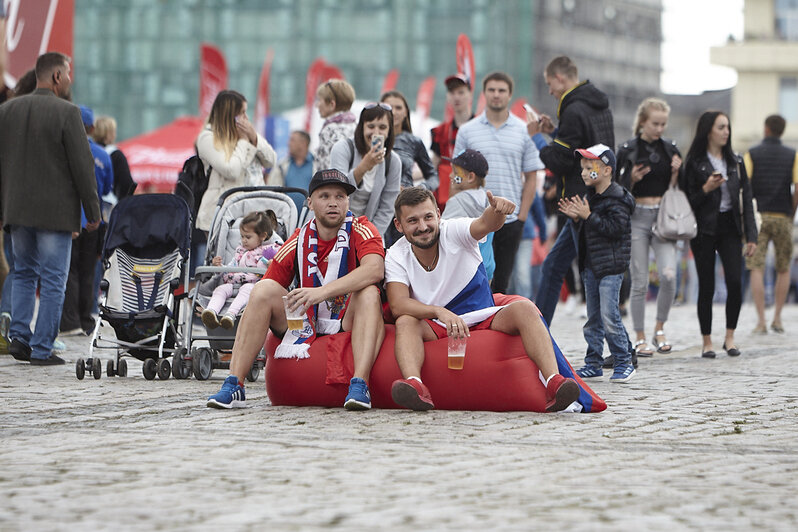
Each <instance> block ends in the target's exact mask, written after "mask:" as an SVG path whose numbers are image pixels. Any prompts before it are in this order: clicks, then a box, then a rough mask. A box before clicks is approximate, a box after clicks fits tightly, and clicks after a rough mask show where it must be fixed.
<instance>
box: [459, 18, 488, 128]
mask: <svg viewBox="0 0 798 532" xmlns="http://www.w3.org/2000/svg"><path fill="white" fill-rule="evenodd" d="M455 55H456V61H457V72H458V73H459V74H463V75H464V76H465V77H466V79H467V80H468V82H469V83H470V84H471V90H472V91H475V92H476V88H477V87H476V75H477V70H476V69H477V67H476V64H475V63H474V48H473V46H471V40H470V39H469V38H468V35H466V34H465V33H461V34H460V35H459V36H458V37H457V48H456V49H455ZM480 104H481V105H482V107H480ZM484 108H485V97H484V96H483V95H482V94H481V93H480V95H479V103H477V114H479V113H480V112H481V111H482V109H484Z"/></svg>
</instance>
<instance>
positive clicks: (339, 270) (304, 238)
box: [274, 211, 354, 358]
mask: <svg viewBox="0 0 798 532" xmlns="http://www.w3.org/2000/svg"><path fill="white" fill-rule="evenodd" d="M353 221H354V216H353V215H352V213H351V212H349V211H347V213H346V219H345V220H344V223H343V224H342V225H341V227H340V228H339V229H338V235H337V236H336V239H335V244H334V246H333V249H332V250H331V251H330V253H329V254H328V255H327V272H326V273H325V274H324V276H322V275H321V271H320V270H319V267H318V264H317V260H318V247H319V234H318V232H317V231H316V220H315V218H314V219H313V220H311V221H310V222H308V223H307V224H305V225H304V227H302V229H300V231H299V235H298V236H297V247H296V254H297V255H296V256H297V266H298V267H299V271H298V272H297V277H298V278H299V286H300V287H303V288H305V287H315V286H322V285H326V284H328V283H331V282H332V281H335V280H336V279H339V278H341V277H343V276H344V275H346V274H347V273H349V266H348V262H347V260H348V257H349V247H350V241H351V235H352V222H353ZM348 302H349V294H345V295H341V296H336V297H334V298H331V299H327V300H325V301H322V302H321V303H319V304H318V305H314V306H311V307H309V308H308V309H307V314H306V319H305V323H304V327H303V328H302V330H291V329H289V330H287V331H286V333H285V336H283V340H282V342H281V343H280V345H279V346H277V350H276V351H275V353H274V358H308V357H309V356H310V355H309V354H308V350H309V349H310V344H311V343H313V340H315V339H316V335H317V334H335V333H337V332H339V331H340V330H341V319H342V318H343V315H344V311H345V310H346V306H347V304H348Z"/></svg>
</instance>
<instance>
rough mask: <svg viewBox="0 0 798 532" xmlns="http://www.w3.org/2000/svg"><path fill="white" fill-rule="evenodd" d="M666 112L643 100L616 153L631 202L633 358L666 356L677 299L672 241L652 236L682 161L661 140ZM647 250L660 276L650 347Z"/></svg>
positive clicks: (671, 144)
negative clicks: (670, 318) (667, 329)
mask: <svg viewBox="0 0 798 532" xmlns="http://www.w3.org/2000/svg"><path fill="white" fill-rule="evenodd" d="M670 110H671V108H670V106H669V105H668V104H667V103H666V102H665V101H664V100H660V99H659V98H646V99H645V100H643V102H642V103H641V104H640V106H639V107H638V108H637V116H636V118H635V124H634V128H633V130H634V134H635V138H633V139H631V140H629V141H627V142H625V143H624V144H623V145H622V146H621V147H620V148H619V149H618V155H617V160H618V166H617V170H616V178H617V179H618V181H619V182H620V184H621V185H623V186H624V187H626V188H627V189H628V190H629V191H630V192H631V193H632V195H633V196H634V199H635V211H634V214H632V260H631V263H630V265H629V271H630V277H631V281H632V289H631V307H632V308H631V311H632V324H633V325H634V329H635V334H636V336H637V339H636V341H635V344H634V346H635V349H636V350H637V355H638V356H641V357H644V356H649V357H650V356H652V355H653V354H654V349H656V350H657V351H658V352H660V353H669V352H670V351H671V349H672V347H671V344H670V343H668V341H667V340H666V338H665V331H664V328H665V322H666V321H668V314H669V313H670V310H671V306H672V305H673V300H674V297H675V295H676V241H673V240H664V239H662V238H659V237H658V236H657V235H655V234H654V224H655V223H656V221H657V215H658V213H659V206H660V202H661V201H662V196H663V194H665V191H666V190H668V187H670V186H671V185H674V184H676V182H677V179H678V177H679V172H680V170H681V168H682V157H681V154H680V153H679V150H678V149H677V148H676V143H675V142H673V141H670V140H667V139H664V138H663V137H662V133H663V132H664V131H665V128H666V127H667V125H668V115H669V114H670ZM649 248H651V249H653V250H654V257H655V260H656V264H657V274H658V275H659V281H660V284H659V292H658V293H657V315H656V324H655V326H654V335H653V336H652V337H651V340H652V342H651V343H652V344H653V347H652V346H651V345H649V344H648V343H647V342H646V334H645V316H646V314H645V309H646V293H647V292H648V279H649V278H648V264H649Z"/></svg>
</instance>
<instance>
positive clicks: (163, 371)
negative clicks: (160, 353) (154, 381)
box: [158, 358, 172, 381]
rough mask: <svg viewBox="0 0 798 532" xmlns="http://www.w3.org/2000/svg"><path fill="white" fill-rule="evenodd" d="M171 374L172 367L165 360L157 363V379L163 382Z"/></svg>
mask: <svg viewBox="0 0 798 532" xmlns="http://www.w3.org/2000/svg"><path fill="white" fill-rule="evenodd" d="M171 374H172V366H171V364H169V361H168V360H167V359H165V358H162V359H161V360H159V361H158V378H159V379H161V380H162V381H165V380H167V379H168V378H169V376H170V375H171Z"/></svg>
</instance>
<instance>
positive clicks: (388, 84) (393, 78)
mask: <svg viewBox="0 0 798 532" xmlns="http://www.w3.org/2000/svg"><path fill="white" fill-rule="evenodd" d="M398 81H399V70H398V69H396V68H394V69H392V70H391V71H390V72H388V73H387V74H386V75H385V79H384V80H383V82H382V90H381V91H380V94H385V93H386V92H388V91H392V90H394V89H395V88H396V83H397V82H398Z"/></svg>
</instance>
